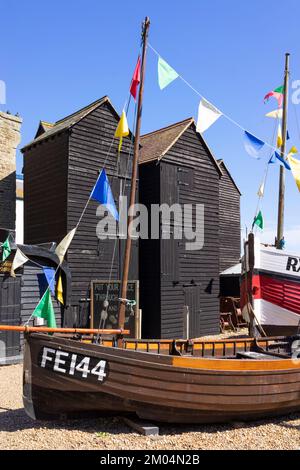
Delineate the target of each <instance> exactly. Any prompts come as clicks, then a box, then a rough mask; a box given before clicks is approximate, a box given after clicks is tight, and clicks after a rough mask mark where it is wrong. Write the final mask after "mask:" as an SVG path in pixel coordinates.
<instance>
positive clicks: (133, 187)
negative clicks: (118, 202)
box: [119, 17, 150, 329]
mask: <svg viewBox="0 0 300 470" xmlns="http://www.w3.org/2000/svg"><path fill="white" fill-rule="evenodd" d="M149 26H150V19H149V18H148V17H146V18H145V21H144V23H143V31H142V38H143V51H142V64H141V82H140V87H139V95H138V104H137V120H136V128H135V140H134V153H133V163H132V176H131V189H130V202H129V212H128V219H127V220H128V222H127V224H128V225H127V227H128V228H127V238H126V247H125V255H124V264H123V277H122V286H121V298H122V299H126V296H127V283H128V274H129V264H130V254H131V234H130V233H129V232H130V225H131V222H132V220H133V214H132V212H131V210H130V208H132V207H133V205H134V203H135V193H136V180H137V170H138V160H139V146H140V133H141V120H142V105H143V92H144V79H145V66H146V51H147V39H148V31H149ZM125 308H126V305H125V303H124V302H121V303H120V309H119V326H120V325H123V326H124V323H125ZM122 329H123V327H122Z"/></svg>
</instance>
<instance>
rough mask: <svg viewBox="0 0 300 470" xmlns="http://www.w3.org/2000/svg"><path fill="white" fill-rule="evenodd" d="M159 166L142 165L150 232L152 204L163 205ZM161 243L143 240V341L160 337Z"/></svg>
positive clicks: (141, 192) (141, 187)
mask: <svg viewBox="0 0 300 470" xmlns="http://www.w3.org/2000/svg"><path fill="white" fill-rule="evenodd" d="M160 172H161V169H160V166H159V165H157V164H156V162H150V163H146V164H144V165H140V166H139V183H140V185H139V196H140V198H139V202H140V203H141V204H144V205H145V206H146V207H147V208H148V229H149V230H151V217H150V210H149V208H150V205H151V204H160ZM160 243H161V242H160V240H151V239H150V238H149V239H146V240H142V239H141V240H140V251H139V274H140V306H141V309H142V336H143V338H161V314H160V301H161V271H160Z"/></svg>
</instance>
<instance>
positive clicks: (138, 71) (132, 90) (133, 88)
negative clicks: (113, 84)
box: [130, 56, 141, 100]
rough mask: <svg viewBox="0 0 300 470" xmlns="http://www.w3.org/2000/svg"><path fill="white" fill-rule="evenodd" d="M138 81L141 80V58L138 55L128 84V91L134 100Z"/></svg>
mask: <svg viewBox="0 0 300 470" xmlns="http://www.w3.org/2000/svg"><path fill="white" fill-rule="evenodd" d="M140 81H141V58H140V56H139V58H138V61H137V63H136V66H135V69H134V73H133V77H132V80H131V85H130V93H131V95H132V96H133V98H134V99H135V100H136V95H137V89H138V86H139V83H140Z"/></svg>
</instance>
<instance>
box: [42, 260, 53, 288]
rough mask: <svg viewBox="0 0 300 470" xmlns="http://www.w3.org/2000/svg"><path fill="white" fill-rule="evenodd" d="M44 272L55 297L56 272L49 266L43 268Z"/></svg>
mask: <svg viewBox="0 0 300 470" xmlns="http://www.w3.org/2000/svg"><path fill="white" fill-rule="evenodd" d="M43 271H44V274H45V278H46V279H47V283H48V286H49V287H50V290H51V292H52V294H53V295H54V278H55V276H54V274H55V270H54V268H49V267H48V266H43Z"/></svg>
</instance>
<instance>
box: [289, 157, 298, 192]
mask: <svg viewBox="0 0 300 470" xmlns="http://www.w3.org/2000/svg"><path fill="white" fill-rule="evenodd" d="M288 161H289V164H290V167H291V170H292V174H293V177H294V179H295V181H296V185H297V188H298V189H299V191H300V160H297V159H296V158H294V157H291V156H289V157H288Z"/></svg>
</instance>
